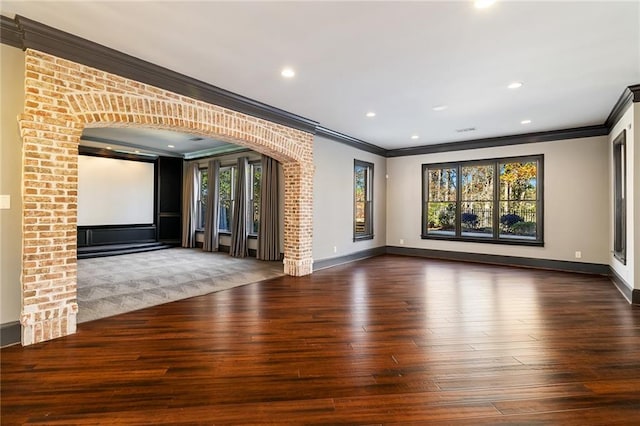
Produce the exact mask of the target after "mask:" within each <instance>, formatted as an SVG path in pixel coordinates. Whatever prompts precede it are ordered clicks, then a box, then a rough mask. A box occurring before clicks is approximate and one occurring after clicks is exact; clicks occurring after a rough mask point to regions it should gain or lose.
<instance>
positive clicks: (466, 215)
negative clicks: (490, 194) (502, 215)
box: [460, 201, 493, 237]
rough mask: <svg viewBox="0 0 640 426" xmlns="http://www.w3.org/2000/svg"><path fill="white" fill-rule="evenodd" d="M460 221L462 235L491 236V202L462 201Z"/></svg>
mask: <svg viewBox="0 0 640 426" xmlns="http://www.w3.org/2000/svg"><path fill="white" fill-rule="evenodd" d="M460 221H461V226H462V236H464V237H493V203H492V202H491V201H476V202H463V203H462V212H461V214H460Z"/></svg>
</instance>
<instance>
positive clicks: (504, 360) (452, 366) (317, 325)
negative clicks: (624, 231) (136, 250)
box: [0, 255, 640, 426]
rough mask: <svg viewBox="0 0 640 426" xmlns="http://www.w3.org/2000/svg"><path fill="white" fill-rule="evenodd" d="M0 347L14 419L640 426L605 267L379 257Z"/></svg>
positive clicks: (5, 410)
mask: <svg viewBox="0 0 640 426" xmlns="http://www.w3.org/2000/svg"><path fill="white" fill-rule="evenodd" d="M0 355H1V357H2V372H1V374H2V389H1V392H2V393H1V399H2V412H1V416H2V424H24V423H27V424H38V423H39V424H49V425H57V424H65V425H68V424H100V423H102V424H118V423H126V424H229V423H235V424H255V423H268V424H286V423H293V424H302V423H304V424H319V423H322V424H341V423H349V424H407V423H412V424H429V425H440V424H466V425H496V424H519V425H539V424H542V425H565V424H566V425H580V426H584V425H599V424H602V425H612V424H621V425H633V424H640V307H632V306H630V305H629V304H628V303H627V302H626V301H625V300H624V299H623V297H622V296H621V295H620V294H619V293H618V291H617V290H616V288H615V287H614V286H613V284H611V283H610V282H609V280H608V279H607V278H605V277H598V276H589V275H578V274H571V273H561V272H550V271H536V270H529V269H512V268H507V267H499V266H488V265H478V264H465V263H455V262H446V261H436V260H426V259H420V258H411V257H401V256H390V255H386V256H380V257H375V258H372V259H367V260H364V261H360V262H355V263H351V264H348V265H343V266H339V267H334V268H331V269H326V270H323V271H318V272H316V273H314V274H313V275H312V276H308V277H302V278H293V277H282V278H277V279H273V280H270V281H264V282H261V283H256V284H251V285H247V286H244V287H239V288H235V289H232V290H227V291H223V292H219V293H215V294H211V295H207V296H201V297H196V298H192V299H187V300H183V301H179V302H174V303H170V304H167V305H163V306H157V307H153V308H149V309H145V310H142V311H138V312H133V313H128V314H123V315H119V316H116V317H112V318H108V319H103V320H98V321H93V322H89V323H84V324H81V325H80V326H79V330H78V333H77V334H75V335H73V336H68V337H65V338H62V339H59V340H54V341H50V342H46V343H42V344H38V345H34V346H31V347H25V348H23V347H20V346H13V347H9V348H5V349H3V350H2V351H1V353H0Z"/></svg>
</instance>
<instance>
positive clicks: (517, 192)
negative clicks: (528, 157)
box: [500, 161, 538, 201]
mask: <svg viewBox="0 0 640 426" xmlns="http://www.w3.org/2000/svg"><path fill="white" fill-rule="evenodd" d="M537 177H538V162H537V161H529V162H526V163H517V162H516V163H504V164H500V200H503V201H510V200H516V201H524V200H537V199H538V181H537Z"/></svg>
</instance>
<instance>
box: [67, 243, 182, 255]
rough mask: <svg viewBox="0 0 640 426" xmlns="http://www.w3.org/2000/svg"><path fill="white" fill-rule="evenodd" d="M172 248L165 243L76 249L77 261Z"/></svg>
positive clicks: (110, 245)
mask: <svg viewBox="0 0 640 426" xmlns="http://www.w3.org/2000/svg"><path fill="white" fill-rule="evenodd" d="M171 247H174V246H172V245H171V244H166V243H159V242H153V243H127V244H106V245H101V246H88V247H78V259H91V258H93V257H105V256H117V255H120V254H131V253H142V252H145V251H154V250H163V249H168V248H171Z"/></svg>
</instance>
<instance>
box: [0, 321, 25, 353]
mask: <svg viewBox="0 0 640 426" xmlns="http://www.w3.org/2000/svg"><path fill="white" fill-rule="evenodd" d="M21 340H22V326H21V325H20V321H13V322H8V323H5V324H0V347H2V348H4V347H5V346H10V345H15V344H16V343H20V341H21Z"/></svg>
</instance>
